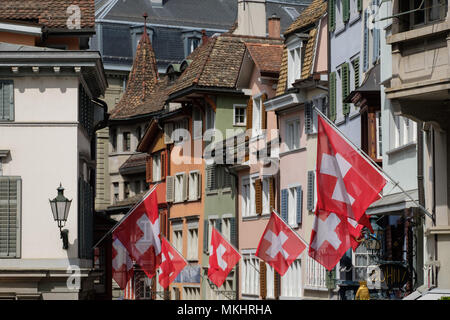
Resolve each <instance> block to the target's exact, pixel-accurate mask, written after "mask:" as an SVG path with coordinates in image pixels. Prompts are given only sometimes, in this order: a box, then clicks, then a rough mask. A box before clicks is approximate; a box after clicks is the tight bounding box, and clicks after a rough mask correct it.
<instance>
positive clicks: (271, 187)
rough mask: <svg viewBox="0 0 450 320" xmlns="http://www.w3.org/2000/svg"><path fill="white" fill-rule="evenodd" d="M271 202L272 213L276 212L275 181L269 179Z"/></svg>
mask: <svg viewBox="0 0 450 320" xmlns="http://www.w3.org/2000/svg"><path fill="white" fill-rule="evenodd" d="M269 202H270V211H272V210H275V179H274V178H273V177H271V178H269Z"/></svg>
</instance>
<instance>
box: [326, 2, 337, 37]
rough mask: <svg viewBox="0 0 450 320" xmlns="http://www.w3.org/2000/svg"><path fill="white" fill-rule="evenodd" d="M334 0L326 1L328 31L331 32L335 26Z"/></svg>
mask: <svg viewBox="0 0 450 320" xmlns="http://www.w3.org/2000/svg"><path fill="white" fill-rule="evenodd" d="M335 2H336V1H335V0H329V1H328V27H329V30H330V32H333V31H334V30H335V28H336V6H335Z"/></svg>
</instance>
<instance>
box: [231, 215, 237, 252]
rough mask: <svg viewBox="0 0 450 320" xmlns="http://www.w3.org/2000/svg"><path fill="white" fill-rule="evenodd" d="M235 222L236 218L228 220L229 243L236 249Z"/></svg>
mask: <svg viewBox="0 0 450 320" xmlns="http://www.w3.org/2000/svg"><path fill="white" fill-rule="evenodd" d="M236 224H237V220H236V218H234V217H232V218H230V242H231V244H232V245H233V246H235V247H236V248H237V246H238V245H237V242H238V241H237V240H238V239H237V236H238V235H237V225H236Z"/></svg>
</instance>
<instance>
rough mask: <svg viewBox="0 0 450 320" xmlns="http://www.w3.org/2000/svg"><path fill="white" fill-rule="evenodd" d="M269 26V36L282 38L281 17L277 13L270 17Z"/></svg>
mask: <svg viewBox="0 0 450 320" xmlns="http://www.w3.org/2000/svg"><path fill="white" fill-rule="evenodd" d="M268 26H269V37H270V38H280V35H281V27H280V18H279V17H278V16H277V15H276V14H275V13H274V14H273V15H272V16H271V17H270V18H269V23H268Z"/></svg>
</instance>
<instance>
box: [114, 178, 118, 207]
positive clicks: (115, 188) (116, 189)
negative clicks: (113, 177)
mask: <svg viewBox="0 0 450 320" xmlns="http://www.w3.org/2000/svg"><path fill="white" fill-rule="evenodd" d="M113 189H114V190H113V194H114V199H113V201H114V203H116V202H117V201H119V183H118V182H114V183H113Z"/></svg>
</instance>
